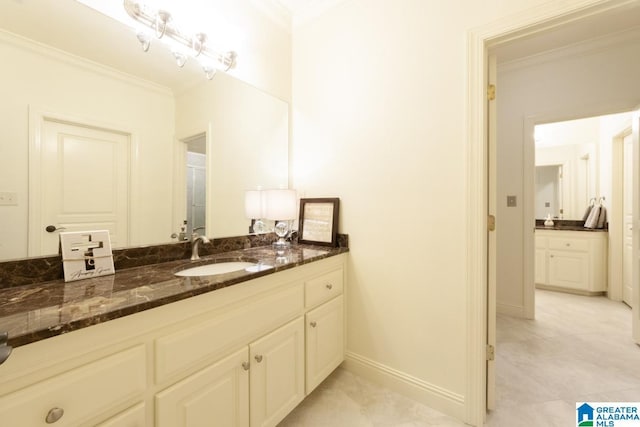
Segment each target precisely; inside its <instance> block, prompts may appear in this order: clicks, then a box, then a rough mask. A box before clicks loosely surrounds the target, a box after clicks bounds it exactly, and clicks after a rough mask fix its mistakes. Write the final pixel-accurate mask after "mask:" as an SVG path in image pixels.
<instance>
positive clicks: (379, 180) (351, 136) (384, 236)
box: [293, 0, 543, 418]
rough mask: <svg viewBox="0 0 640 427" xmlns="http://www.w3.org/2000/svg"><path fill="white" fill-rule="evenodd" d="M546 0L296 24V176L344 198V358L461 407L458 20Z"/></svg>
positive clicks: (398, 8) (450, 5) (462, 57)
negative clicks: (346, 280) (346, 262)
mask: <svg viewBox="0 0 640 427" xmlns="http://www.w3.org/2000/svg"><path fill="white" fill-rule="evenodd" d="M541 3H543V2H542V1H539V2H538V1H530V0H520V1H510V2H477V1H471V0H461V1H458V2H427V1H423V0H402V1H398V2H390V1H386V0H350V1H349V0H348V1H344V2H341V3H340V4H339V5H337V6H336V7H335V8H334V9H332V10H330V11H329V12H327V13H325V14H324V15H322V16H320V17H319V18H317V19H315V20H313V21H310V22H308V23H306V24H305V25H302V26H300V27H298V28H296V29H295V30H294V43H293V105H294V115H293V127H294V139H293V156H294V173H293V176H294V184H295V187H296V188H297V189H298V190H300V191H302V192H303V194H304V195H305V196H306V197H320V196H338V197H340V198H341V202H342V204H341V214H340V230H341V231H342V232H346V233H348V234H349V236H350V245H351V252H350V257H349V258H350V264H349V287H348V339H347V347H348V353H347V357H348V364H347V366H349V367H350V369H356V370H358V371H359V372H361V373H364V374H366V375H367V376H368V377H370V378H376V379H378V380H380V381H385V382H386V383H387V384H388V385H390V386H392V387H394V388H396V389H399V390H402V391H403V392H404V393H407V394H410V395H411V396H413V397H414V398H417V399H419V400H421V401H423V402H426V403H428V404H429V405H432V406H434V407H436V408H440V409H443V410H445V411H446V412H448V413H450V414H454V415H456V416H459V417H460V418H463V417H464V402H465V398H466V396H465V393H466V386H467V376H466V367H467V365H466V363H467V355H468V354H469V353H468V351H467V350H468V349H467V348H466V334H467V329H466V321H467V318H466V316H467V310H466V309H467V306H466V285H467V280H468V274H469V272H468V271H466V253H467V230H466V228H465V226H466V224H467V215H468V212H469V210H468V206H467V193H466V190H467V185H466V183H467V181H466V179H467V157H466V156H467V152H466V146H465V120H466V119H465V106H466V100H467V98H466V97H467V93H466V90H465V87H466V82H467V58H466V42H467V31H468V30H469V29H470V28H473V27H476V26H479V25H483V24H487V23H489V22H491V21H494V20H495V19H498V18H500V17H503V16H506V15H508V14H510V13H515V12H518V11H522V10H525V9H527V8H529V7H533V6H535V5H539V4H541Z"/></svg>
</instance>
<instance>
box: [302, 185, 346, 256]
mask: <svg viewBox="0 0 640 427" xmlns="http://www.w3.org/2000/svg"><path fill="white" fill-rule="evenodd" d="M339 209H340V199H339V198H337V197H328V198H315V199H300V218H299V219H300V220H299V225H298V228H299V235H298V242H299V243H307V244H311V245H324V246H336V245H337V242H338V211H339Z"/></svg>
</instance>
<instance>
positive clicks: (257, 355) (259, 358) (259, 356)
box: [255, 354, 262, 363]
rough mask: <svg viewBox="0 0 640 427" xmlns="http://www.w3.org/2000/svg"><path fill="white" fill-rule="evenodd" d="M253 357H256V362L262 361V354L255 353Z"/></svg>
mask: <svg viewBox="0 0 640 427" xmlns="http://www.w3.org/2000/svg"><path fill="white" fill-rule="evenodd" d="M255 359H256V362H258V363H260V362H262V355H261V354H256V357H255Z"/></svg>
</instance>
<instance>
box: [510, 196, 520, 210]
mask: <svg viewBox="0 0 640 427" xmlns="http://www.w3.org/2000/svg"><path fill="white" fill-rule="evenodd" d="M517 205H518V199H517V198H516V196H507V207H508V208H515V207H516V206H517Z"/></svg>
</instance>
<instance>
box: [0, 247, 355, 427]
mask: <svg viewBox="0 0 640 427" xmlns="http://www.w3.org/2000/svg"><path fill="white" fill-rule="evenodd" d="M345 260H346V255H344V254H342V255H338V256H334V257H330V258H326V259H323V260H320V261H316V262H312V263H309V264H305V265H302V266H299V267H296V268H292V269H289V270H285V271H282V272H279V273H275V274H271V275H267V276H264V277H261V278H258V279H254V280H250V281H247V282H244V283H240V284H237V285H233V286H230V287H227V288H223V289H219V290H216V291H214V292H209V293H206V294H202V295H199V296H195V297H192V298H188V299H185V300H181V301H177V302H174V303H170V304H167V305H164V306H161V307H157V308H154V309H151V310H147V311H143V312H140V313H137V314H132V315H129V316H125V317H122V318H119V319H115V320H111V321H107V322H104V323H101V324H98V325H94V326H91V327H87V328H84V329H80V330H77V331H74V332H70V333H68V334H63V335H60V336H56V337H53V338H50V339H46V340H42V341H38V342H35V343H33V344H28V345H25V346H21V347H17V348H15V349H14V353H13V354H12V355H11V357H10V358H9V359H8V360H7V362H5V363H4V364H3V365H1V366H0V420H2V422H1V424H2V425H11V426H14V425H15V426H25V427H31V426H46V425H54V426H74V427H75V426H101V427H151V426H158V427H179V426H200V425H216V426H251V427H257V426H275V425H277V424H278V423H279V422H280V421H281V420H282V419H283V418H284V417H285V416H286V415H287V414H288V413H289V412H291V410H293V408H295V406H296V405H298V404H299V403H300V402H301V401H302V400H303V399H304V397H305V396H306V394H308V393H309V392H310V391H311V390H313V388H315V387H316V386H317V384H319V383H320V382H321V381H322V380H323V379H324V378H326V376H327V375H329V374H330V373H331V371H333V369H335V368H336V367H337V366H338V365H339V364H340V363H341V362H342V360H343V359H344V321H343V319H344V313H343V310H344V305H343V288H344V275H345Z"/></svg>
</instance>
